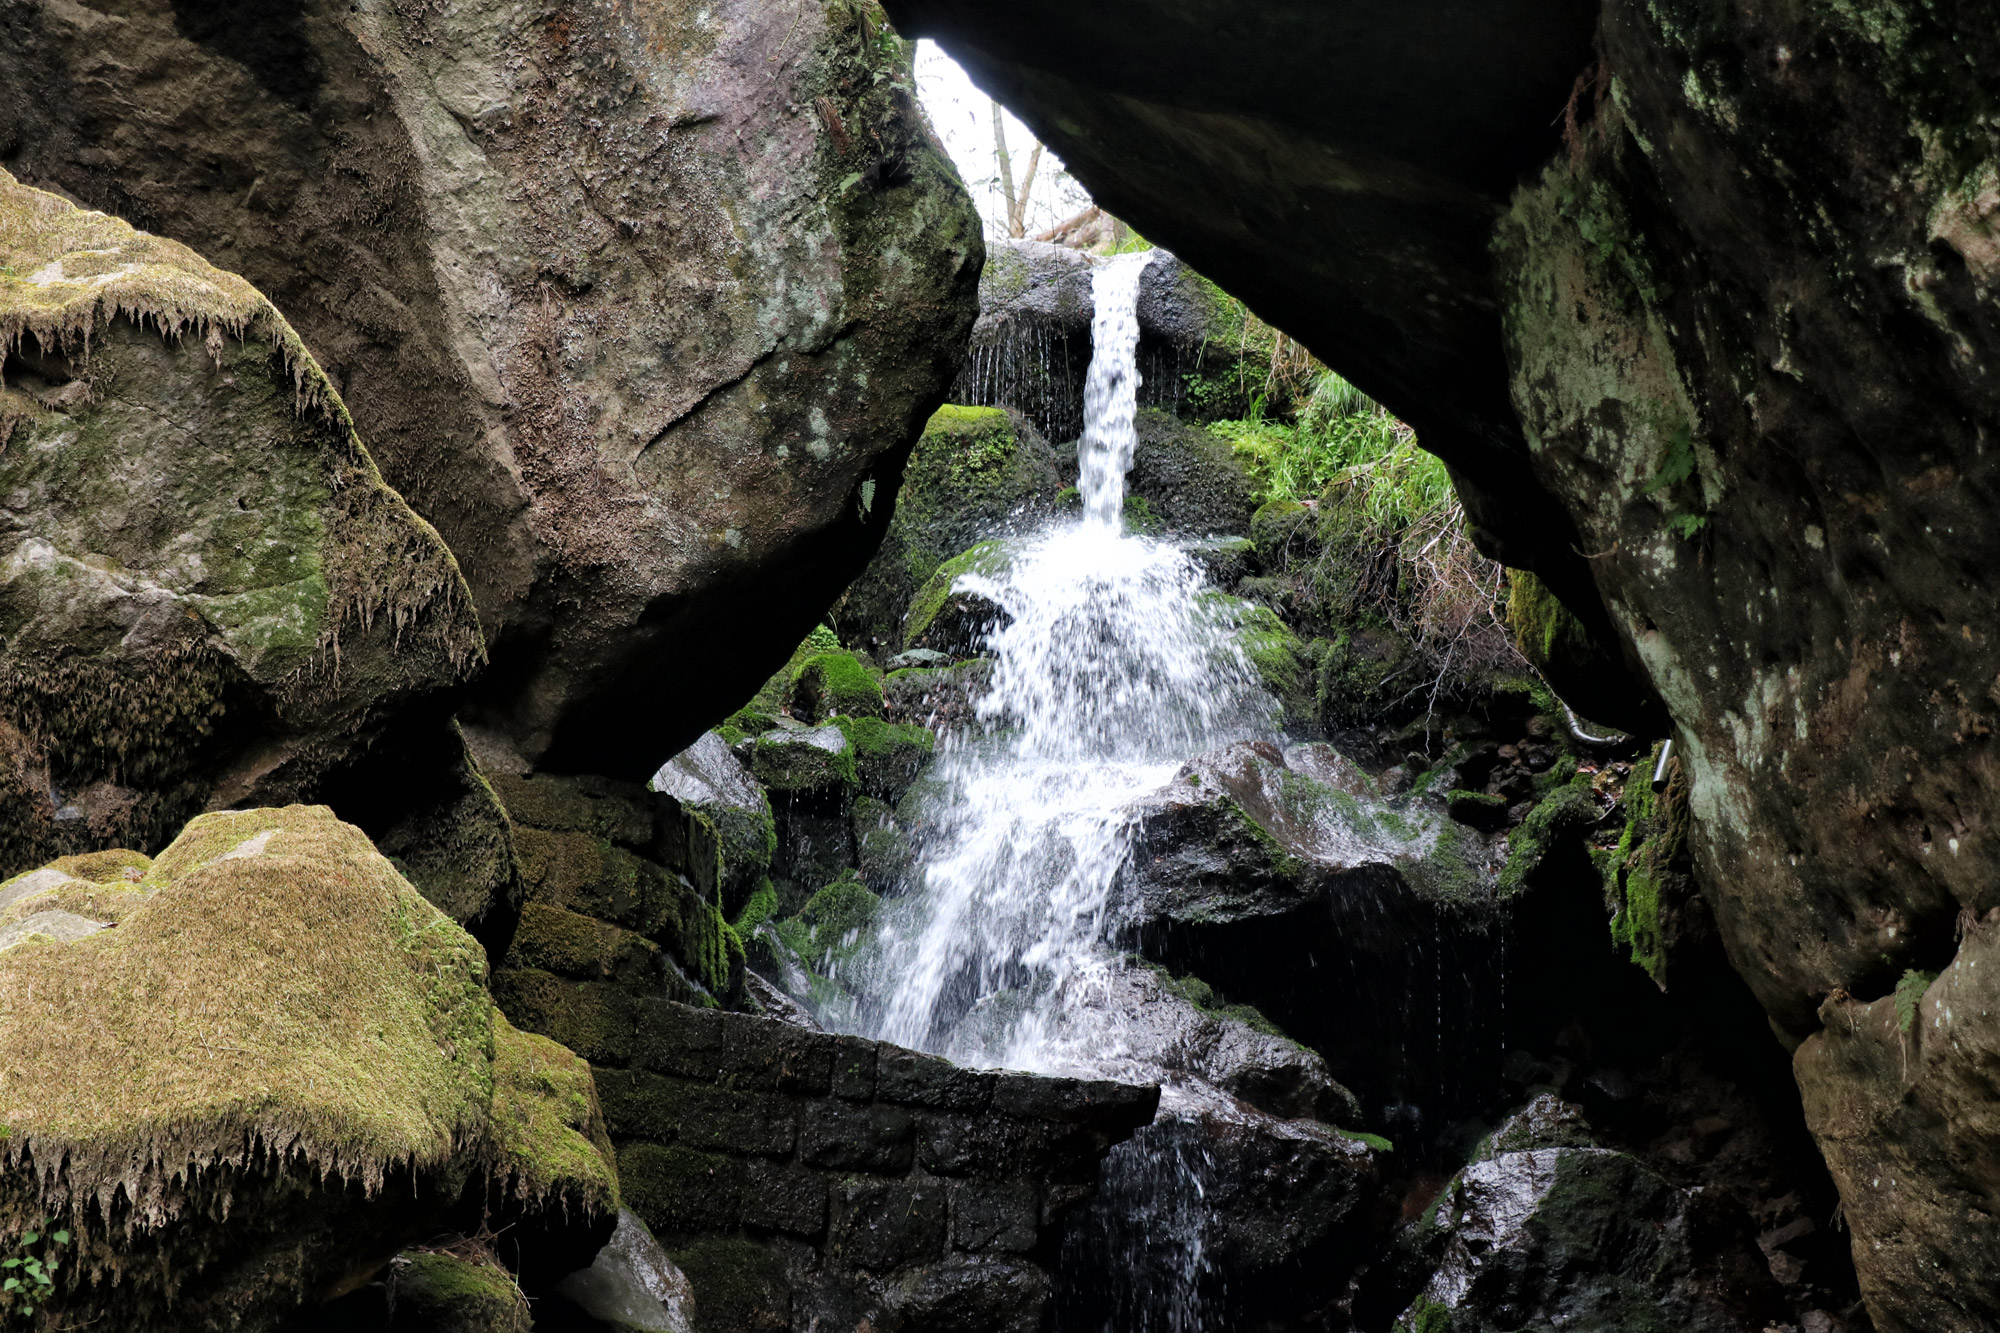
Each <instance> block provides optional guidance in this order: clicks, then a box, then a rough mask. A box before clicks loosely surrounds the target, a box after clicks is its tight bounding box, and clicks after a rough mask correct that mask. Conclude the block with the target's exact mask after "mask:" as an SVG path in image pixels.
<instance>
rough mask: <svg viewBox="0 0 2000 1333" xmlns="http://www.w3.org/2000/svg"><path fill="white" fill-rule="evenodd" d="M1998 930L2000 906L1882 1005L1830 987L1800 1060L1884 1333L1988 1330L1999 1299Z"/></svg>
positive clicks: (1813, 1117) (1811, 1116)
mask: <svg viewBox="0 0 2000 1333" xmlns="http://www.w3.org/2000/svg"><path fill="white" fill-rule="evenodd" d="M1996 940H2000V917H1995V916H1993V915H1992V914H1990V913H1989V914H1988V915H1987V917H1986V918H1985V919H1984V920H1983V921H1979V922H1975V923H1971V924H1969V925H1968V926H1967V928H1966V932H1965V937H1964V940H1963V941H1962V942H1961V943H1960V945H1959V949H1958V953H1957V955H1956V956H1955V957H1954V958H1953V959H1952V962H1951V964H1950V966H1948V967H1946V968H1945V969H1944V970H1943V971H1942V972H1941V973H1939V974H1937V975H1936V976H1932V975H1931V974H1929V973H1924V972H1910V973H1908V974H1906V975H1905V977H1904V979H1903V980H1902V982H1900V983H1899V984H1898V985H1897V987H1896V989H1895V991H1894V993H1892V994H1890V995H1887V996H1884V997H1883V998H1881V999H1879V1000H1876V1001H1874V1002H1873V1003H1864V1002H1862V1001H1860V1000H1856V999H1854V998H1852V997H1845V996H1836V997H1832V998H1829V999H1828V1000H1827V1002H1826V1004H1825V1005H1824V1006H1823V1007H1822V1008H1821V1010H1820V1017H1821V1019H1822V1021H1823V1022H1824V1024H1825V1026H1824V1028H1823V1029H1822V1030H1821V1031H1820V1032H1819V1033H1817V1034H1816V1035H1814V1036H1812V1037H1810V1038H1808V1039H1807V1040H1806V1042H1805V1044H1804V1045H1803V1046H1801V1047H1800V1048H1799V1051H1798V1055H1797V1057H1796V1061H1795V1066H1796V1068H1797V1071H1798V1077H1799V1087H1800V1088H1801V1090H1802V1091H1803V1092H1804V1093H1805V1104H1806V1118H1807V1121H1808V1122H1809V1123H1810V1124H1811V1125H1812V1128H1813V1132H1814V1133H1815V1134H1816V1135H1818V1137H1819V1141H1820V1145H1821V1147H1822V1148H1823V1149H1824V1150H1825V1152H1826V1159H1827V1165H1828V1166H1830V1167H1831V1168H1832V1169H1833V1175H1834V1179H1835V1180H1837V1181H1838V1182H1840V1193H1841V1203H1842V1207H1843V1210H1844V1212H1845V1214H1846V1217H1847V1224H1848V1226H1849V1227H1851V1228H1852V1229H1853V1231H1854V1264H1855V1267H1856V1268H1857V1269H1858V1270H1859V1271H1860V1275H1861V1281H1862V1289H1863V1290H1864V1291H1866V1292H1868V1294H1869V1296H1870V1298H1871V1301H1870V1303H1871V1305H1872V1306H1873V1307H1874V1308H1875V1309H1876V1310H1877V1311H1878V1312H1879V1313H1878V1314H1877V1317H1876V1325H1877V1327H1878V1328H1881V1329H1883V1330H1884V1331H1885V1333H1917V1330H1919V1329H1933V1328H1986V1327H1991V1326H1992V1321H1993V1319H1994V1318H1995V1314H1994V1312H1995V1311H1996V1310H2000V1258H1996V1256H2000V1242H1996V1239H1995V1237H1994V1234H1993V1233H1994V1221H1993V1218H1994V1216H1995V1211H1996V1206H2000V1173H1996V1168H1995V1165H1994V1162H1993V1159H1992V1148H1991V1145H1992V1143H1993V1141H1994V1135H1995V1132H1996V1129H2000V1126H1996V1125H1995V1118H1996V1115H2000V1107H1996V1105H1995V1103H1994V1099H1993V1096H1992V1093H1991V1083H1990V1073H1989V1072H1988V1071H1990V1070H1991V1069H1992V1067H1993V1060H1994V1058H1995V1047H1996V1044H2000V1034H1996V1032H1995V1030H1994V1025H1993V1012H1994V1009H1995V1008H1996V1004H1995V999H1996V997H1995V995H1994V989H1995V987H1996V986H2000V981H1996V980H1995V978H2000V950H1996V948H1995V944H1996ZM1982 965H1983V966H1982ZM1938 1273H1947V1274H1950V1280H1949V1281H1945V1282H1940V1281H1938V1280H1937V1278H1936V1276H1935V1275H1936V1274H1938ZM1885 1314H1886V1317H1884V1315H1885Z"/></svg>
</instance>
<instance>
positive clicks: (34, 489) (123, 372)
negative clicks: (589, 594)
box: [0, 172, 484, 920]
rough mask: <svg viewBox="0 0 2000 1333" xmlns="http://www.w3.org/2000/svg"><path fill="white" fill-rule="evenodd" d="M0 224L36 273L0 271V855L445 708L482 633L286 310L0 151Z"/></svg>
mask: <svg viewBox="0 0 2000 1333" xmlns="http://www.w3.org/2000/svg"><path fill="white" fill-rule="evenodd" d="M0 252H4V263H5V265H6V267H7V269H8V271H9V272H14V273H20V274H23V275H26V274H34V275H36V276H37V278H38V279H39V281H38V282H37V283H36V284H34V285H33V286H30V285H29V284H27V283H25V282H15V281H12V280H10V285H9V290H8V291H7V292H6V293H5V294H4V295H0V340H4V348H0V350H4V351H5V354H6V387H5V388H4V389H0V437H4V441H5V448H4V450H0V486H4V488H5V492H6V496H7V500H6V506H5V511H4V516H0V548H4V550H5V552H6V553H7V554H6V561H5V568H4V571H0V637H4V648H0V872H5V873H8V874H11V873H14V872H15V871H19V870H24V869H27V868H28V867H29V866H32V865H34V864H35V863H36V862H38V861H42V860H47V859H49V858H51V857H53V856H56V855H60V854H62V853H64V852H71V851H85V850H93V849H96V848H101V847H109V846H119V845H124V846H132V847H139V848H143V849H146V850H149V851H157V850H158V849H159V848H160V847H162V846H164V845H165V844H166V842H167V841H168V840H169V839H171V838H172V837H173V836H174V835H175V833H177V832H178V830H179V829H180V827H181V825H182V824H184V823H185V822H186V821H187V820H188V819H189V818H190V817H191V816H193V815H195V814H197V813H199V812H200V811H201V810H203V809H206V808H216V807H226V806H233V805H260V804H284V803H287V802H290V801H295V800H300V799H316V798H318V797H320V796H321V795H322V794H323V792H324V790H325V789H326V788H327V786H328V785H329V782H330V781H331V780H337V778H338V777H339V775H340V773H341V771H342V770H343V769H352V768H354V767H355V766H356V765H368V764H370V761H371V760H379V759H380V758H381V757H382V752H388V751H394V752H397V753H399V754H401V753H404V752H406V751H407V750H408V749H410V748H413V747H411V746H410V745H409V744H408V741H409V738H411V737H418V738H420V737H422V736H424V735H427V734H429V733H431V732H433V731H442V730H443V728H444V722H445V718H446V716H447V715H448V713H449V710H450V709H451V707H452V706H453V704H454V702H455V700H456V699H457V698H458V697H459V696H460V695H461V694H462V692H463V686H464V682H465V681H466V679H467V678H468V677H469V676H470V675H471V674H473V672H474V671H475V669H476V668H477V667H478V665H479V664H480V662H481V659H482V657H483V651H484V648H483V643H482V640H481V635H480V630H479V625H478V623H477V620H476V618H475V617H474V615H473V611H472V606H471V601H470V598H469V596H468V593H467V589H466V585H465V583H464V581H463V580H462V579H461V578H460V576H459V571H458V567H457V565H456V563H455V562H454V561H453V559H452V556H451V553H450V552H449V551H447V550H446V549H445V546H444V543H443V542H441V541H440V540H439V539H438V535H437V533H436V532H434V531H433V530H432V529H431V528H430V526H429V525H428V524H426V523H425V522H423V520H421V519H420V518H418V517H417V516H416V515H415V514H414V513H412V512H411V511H410V509H409V507H408V506H407V505H405V504H404V503H403V500H402V498H401V497H400V496H398V495H397V494H396V492H394V491H393V490H391V489H389V487H388V486H386V485H385V484H383V481H382V478H381V476H380V474H379V473H378V472H377V471H376V469H375V463H374V460H373V459H372V458H371V457H370V455H369V453H368V451H367V450H366V449H365V448H364V447H363V446H362V444H361V442H360V440H359V439H358V438H357V437H356V435H355V431H354V426H353V423H352V421H350V419H349V418H348V414H347V409H346V408H345V407H344V406H343V404H342V401H341V398H340V396H339V395H338V394H337V393H336V391H335V389H334V386H333V384H332V383H331V382H330V381H329V380H328V378H327V377H326V375H325V374H324V373H322V371H321V369H320V366H319V364H318V363H317V362H316V361H315V360H314V359H313V357H312V356H311V354H310V353H308V352H307V351H306V349H305V347H304V346H303V345H302V344H301V343H300V341H299V337H298V335H297V334H296V333H294V332H293V330H292V327H291V325H290V324H288V323H287V322H286V321H285V319H284V317H283V316H281V315H280V314H279V313H278V312H277V310H276V309H275V308H273V307H272V305H271V304H270V302H269V301H267V300H265V299H264V297H263V296H262V295H261V294H259V293H258V292H257V291H256V290H255V289H254V288H252V287H251V286H250V284H249V283H247V282H245V281H244V280H243V279H242V278H240V277H238V276H236V275H235V274H233V273H227V272H224V271H222V270H220V269H218V268H215V267H213V266H212V265H211V264H209V263H208V262H206V261H205V260H203V259H202V258H201V257H200V256H198V255H196V254H195V253H194V252H193V251H191V250H189V249H187V248H186V247H185V246H181V245H178V244H175V243H174V242H172V241H167V240H163V239H161V238H159V237H156V236H151V235H148V234H146V233H144V232H140V231H136V230H134V229H133V228H132V227H130V226H128V225H126V224H125V223H123V222H120V221H118V220H117V219H115V218H109V217H105V216H104V215H102V214H97V213H90V212H86V211H84V210H82V209H79V208H77V207H75V206H74V205H73V204H71V203H70V202H69V201H67V200H65V199H62V198H59V197H57V196H55V195H51V194H47V193H44V192H42V191H39V190H33V189H29V188H26V187H25V186H22V185H20V184H18V183H16V181H15V180H14V178H13V177H12V176H9V175H7V174H5V173H4V172H0ZM392 726H393V727H395V728H396V729H397V731H398V734H397V735H396V736H394V737H392V738H390V739H388V740H385V739H384V735H385V732H387V731H388V730H390V729H391V728H392ZM371 751H373V752H372V753H371ZM376 767H377V772H376V774H375V778H374V780H377V781H382V780H385V779H384V777H383V775H382V772H381V766H380V765H377V766H376ZM386 767H387V769H389V770H394V769H396V768H398V767H400V765H398V764H396V763H394V762H391V763H389V764H388V765H387V766H386ZM419 767H420V768H426V769H428V770H429V772H428V773H427V774H425V776H428V775H431V774H434V775H435V776H436V777H437V779H438V780H440V781H448V773H449V765H448V763H446V764H439V765H436V766H434V767H433V766H429V765H423V764H420V765H419ZM399 777H400V781H401V782H402V784H403V785H404V786H405V788H406V789H410V790H415V791H417V792H421V791H422V790H423V781H422V777H421V776H420V777H417V778H412V777H411V776H410V775H407V774H404V775H399ZM483 906H484V904H483V903H468V904H466V907H467V911H466V913H465V915H463V916H461V917H460V918H459V919H461V920H466V919H470V917H472V916H477V915H478V914H479V912H480V910H481V909H482V908H483Z"/></svg>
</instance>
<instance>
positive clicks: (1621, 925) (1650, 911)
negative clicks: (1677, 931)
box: [1604, 742, 1688, 990]
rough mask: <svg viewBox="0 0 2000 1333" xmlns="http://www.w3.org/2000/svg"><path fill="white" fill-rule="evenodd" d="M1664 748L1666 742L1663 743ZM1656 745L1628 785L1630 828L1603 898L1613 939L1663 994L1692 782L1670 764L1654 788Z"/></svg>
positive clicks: (1613, 859) (1607, 874)
mask: <svg viewBox="0 0 2000 1333" xmlns="http://www.w3.org/2000/svg"><path fill="white" fill-rule="evenodd" d="M1662 744H1664V742H1662ZM1659 754H1660V751H1659V747H1658V746H1655V747H1654V748H1653V751H1652V753H1651V754H1650V755H1649V756H1648V757H1647V759H1646V761H1645V762H1644V763H1643V764H1639V765H1635V766H1634V768H1633V770H1632V775H1631V777H1630V778H1628V779H1627V780H1626V783H1625V829H1624V832H1623V833H1622V834H1621V835H1620V836H1619V839H1618V846H1617V848H1616V849H1615V850H1614V851H1612V853H1611V854H1610V857H1609V858H1608V860H1607V861H1606V863H1605V865H1604V897H1605V903H1606V905H1607V907H1608V908H1609V909H1610V911H1611V939H1612V942H1613V943H1614V944H1617V945H1618V946H1620V947H1621V948H1624V949H1625V950H1626V951H1627V952H1628V954H1629V956H1630V957H1631V959H1632V961H1633V963H1634V964H1636V965H1637V966H1639V967H1641V968H1643V969H1645V972H1646V975H1647V976H1649V977H1651V978H1652V979H1653V981H1654V983H1655V984H1657V985H1658V986H1659V987H1660V988H1661V989H1662V990H1664V989H1666V984H1667V939H1666V929H1665V924H1664V920H1663V903H1664V902H1665V901H1666V900H1667V899H1669V898H1670V897H1672V896H1673V895H1674V894H1675V893H1677V892H1678V891H1679V890H1680V888H1681V887H1682V886H1683V881H1684V880H1685V878H1686V875H1687V867H1686V864H1685V862H1686V855H1687V829H1688V791H1687V778H1686V776H1685V774H1684V773H1683V772H1682V770H1681V767H1680V765H1679V763H1678V762H1674V763H1670V764H1669V765H1668V782H1667V787H1666V790H1665V791H1662V792H1657V793H1656V792H1655V791H1654V790H1653V783H1652V775H1653V770H1654V768H1655V767H1656V766H1657V764H1658V763H1659Z"/></svg>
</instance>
